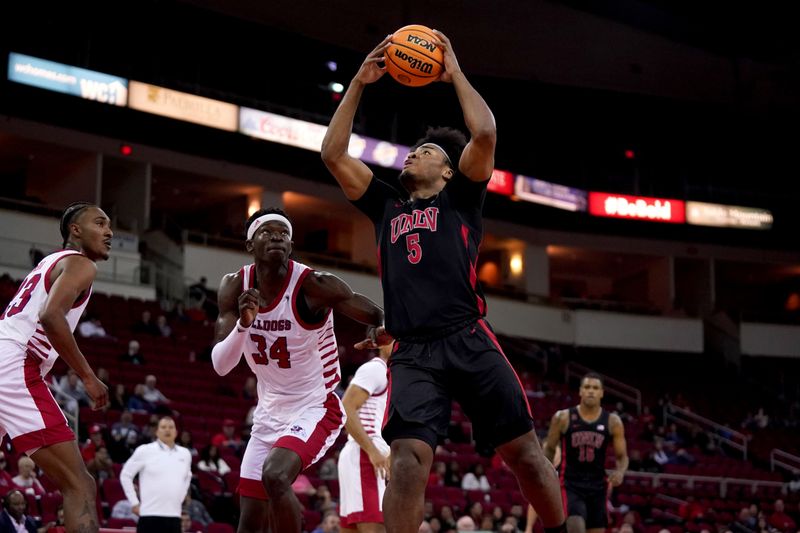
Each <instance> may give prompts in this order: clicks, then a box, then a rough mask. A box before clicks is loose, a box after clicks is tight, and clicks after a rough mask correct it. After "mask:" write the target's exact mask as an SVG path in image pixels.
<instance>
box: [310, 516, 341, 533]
mask: <svg viewBox="0 0 800 533" xmlns="http://www.w3.org/2000/svg"><path fill="white" fill-rule="evenodd" d="M339 522H340V521H339V515H337V514H336V513H335V512H331V513H328V514H326V515H325V517H324V518H323V519H322V523H321V524H320V525H319V526H318V527H317V528H316V529H315V530H314V531H312V532H311V533H339Z"/></svg>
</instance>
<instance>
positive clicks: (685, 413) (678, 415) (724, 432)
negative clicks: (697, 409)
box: [664, 403, 747, 461]
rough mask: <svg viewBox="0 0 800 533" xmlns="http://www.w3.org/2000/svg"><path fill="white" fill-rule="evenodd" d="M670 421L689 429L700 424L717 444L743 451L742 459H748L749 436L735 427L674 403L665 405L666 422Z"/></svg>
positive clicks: (666, 423) (667, 423)
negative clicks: (724, 424)
mask: <svg viewBox="0 0 800 533" xmlns="http://www.w3.org/2000/svg"><path fill="white" fill-rule="evenodd" d="M670 423H675V424H679V425H681V426H683V427H685V428H688V429H691V428H692V427H694V426H699V427H700V429H702V430H703V431H706V432H707V433H709V434H710V435H711V436H712V437H713V438H714V439H715V440H716V443H717V444H725V445H727V446H729V447H730V448H732V449H734V450H737V451H739V452H741V453H742V459H744V460H745V461H746V460H747V436H746V435H744V434H743V433H740V432H738V431H736V430H735V429H732V428H729V427H728V426H723V425H722V424H718V423H717V422H714V421H713V420H711V419H709V418H705V417H702V416H700V415H698V414H695V413H693V412H692V411H689V410H688V409H684V408H683V407H678V406H677V405H675V404H673V403H668V404H665V405H664V424H665V425H669V424H670Z"/></svg>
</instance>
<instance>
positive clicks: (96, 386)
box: [83, 375, 108, 411]
mask: <svg viewBox="0 0 800 533" xmlns="http://www.w3.org/2000/svg"><path fill="white" fill-rule="evenodd" d="M83 386H84V387H85V388H86V394H88V395H89V398H91V399H92V403H93V404H94V406H93V407H92V409H94V410H95V411H96V410H98V409H102V408H103V407H105V406H106V404H108V387H106V384H105V383H103V382H102V381H100V380H99V379H97V376H95V375H92V377H90V378H88V379H86V380H84V382H83Z"/></svg>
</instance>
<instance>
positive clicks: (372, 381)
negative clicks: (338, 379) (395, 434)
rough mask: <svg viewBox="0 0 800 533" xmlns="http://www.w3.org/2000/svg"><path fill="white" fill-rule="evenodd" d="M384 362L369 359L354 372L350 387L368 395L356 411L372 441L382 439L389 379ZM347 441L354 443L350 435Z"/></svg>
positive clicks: (377, 358)
mask: <svg viewBox="0 0 800 533" xmlns="http://www.w3.org/2000/svg"><path fill="white" fill-rule="evenodd" d="M386 371H387V368H386V362H385V361H384V360H383V359H381V358H380V357H376V358H374V359H370V360H369V361H367V362H366V363H364V364H363V365H361V366H360V367H359V368H358V370H356V374H355V376H353V380H352V381H351V382H350V384H351V385H358V386H359V387H361V388H362V389H364V390H365V391H367V392H368V393H369V398H367V399H366V401H365V402H364V403H363V404H362V405H361V407H360V408H359V410H358V417H359V420H360V421H361V425H362V426H363V427H364V431H366V433H367V435H369V436H370V438H372V439H381V440H382V439H383V437H381V429H382V428H383V417H384V414H385V413H386V400H387V391H388V389H389V378H388V376H387V374H386ZM347 438H348V440H351V441H355V439H353V436H352V435H348V437H347Z"/></svg>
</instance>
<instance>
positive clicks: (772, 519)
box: [768, 500, 797, 533]
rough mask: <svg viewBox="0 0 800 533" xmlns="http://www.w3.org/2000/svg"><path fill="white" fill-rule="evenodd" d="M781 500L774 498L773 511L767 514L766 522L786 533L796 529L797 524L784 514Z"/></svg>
mask: <svg viewBox="0 0 800 533" xmlns="http://www.w3.org/2000/svg"><path fill="white" fill-rule="evenodd" d="M784 511H785V508H784V504H783V500H775V507H774V511H773V513H772V514H771V515H769V520H768V523H769V525H771V526H772V527H774V528H775V529H778V530H780V531H783V532H784V533H788V532H789V531H792V532H793V531H796V530H797V524H796V523H795V521H794V519H793V518H792V517H791V516H789V515H788V514H786V513H785V512H784Z"/></svg>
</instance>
